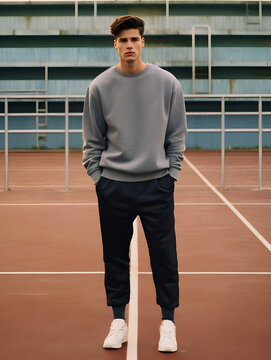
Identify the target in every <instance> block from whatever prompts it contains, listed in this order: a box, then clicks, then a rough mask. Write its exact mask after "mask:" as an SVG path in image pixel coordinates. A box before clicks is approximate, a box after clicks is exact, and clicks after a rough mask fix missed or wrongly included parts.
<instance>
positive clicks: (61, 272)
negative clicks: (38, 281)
mask: <svg viewBox="0 0 271 360" xmlns="http://www.w3.org/2000/svg"><path fill="white" fill-rule="evenodd" d="M131 247H132V244H131ZM131 250H132V249H131ZM132 251H134V250H132ZM134 255H135V253H134V252H133V256H134ZM103 274H104V271H0V275H103ZM179 274H180V275H271V271H180V272H179ZM137 275H152V272H151V271H139V272H136V270H135V271H134V274H133V276H135V277H136V278H137ZM137 282H138V279H136V288H134V289H135V290H133V291H132V290H131V298H132V297H133V296H134V294H135V295H136V293H137V292H138V283H137ZM131 284H132V279H131ZM134 299H135V300H137V295H136V296H134ZM135 305H136V313H137V310H138V309H137V302H136V304H135ZM130 309H131V310H130ZM130 311H131V312H133V311H134V310H133V309H132V307H131V302H130V305H129V319H132V318H133V314H134V313H133V314H130ZM130 315H131V316H132V318H130ZM136 319H137V318H136ZM129 323H130V320H129ZM136 323H137V320H136ZM136 336H137V329H136Z"/></svg>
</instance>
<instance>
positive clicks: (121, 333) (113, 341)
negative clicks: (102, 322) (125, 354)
mask: <svg viewBox="0 0 271 360" xmlns="http://www.w3.org/2000/svg"><path fill="white" fill-rule="evenodd" d="M127 340H128V328H127V325H126V323H125V320H123V319H114V320H113V321H112V323H111V326H110V331H109V334H108V335H107V337H106V339H105V340H104V344H103V347H104V348H105V349H120V348H121V347H122V344H123V343H125V342H126V341H127Z"/></svg>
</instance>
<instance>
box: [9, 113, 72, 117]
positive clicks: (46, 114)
mask: <svg viewBox="0 0 271 360" xmlns="http://www.w3.org/2000/svg"><path fill="white" fill-rule="evenodd" d="M8 116H9V117H10V116H13V117H16V116H23V117H24V116H35V117H36V116H40V117H47V116H65V113H37V112H33V113H9V114H8Z"/></svg>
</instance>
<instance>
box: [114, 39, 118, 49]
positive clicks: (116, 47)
mask: <svg viewBox="0 0 271 360" xmlns="http://www.w3.org/2000/svg"><path fill="white" fill-rule="evenodd" d="M114 48H115V49H116V50H118V44H117V41H116V40H114Z"/></svg>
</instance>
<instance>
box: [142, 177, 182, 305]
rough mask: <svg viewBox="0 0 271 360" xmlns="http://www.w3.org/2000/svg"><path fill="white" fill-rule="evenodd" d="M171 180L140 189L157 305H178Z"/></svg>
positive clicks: (163, 180) (157, 182)
mask: <svg viewBox="0 0 271 360" xmlns="http://www.w3.org/2000/svg"><path fill="white" fill-rule="evenodd" d="M173 192H174V179H173V178H171V177H170V176H169V175H167V176H165V177H163V178H160V179H155V180H152V181H151V182H148V186H147V187H146V189H142V203H141V208H140V218H141V222H142V225H143V229H144V232H145V236H146V240H147V244H148V248H149V253H150V260H151V267H152V272H153V279H154V284H155V288H156V296H157V299H156V300H157V304H158V305H160V306H161V307H163V308H170V309H172V308H175V307H177V306H178V305H179V275H178V261H177V252H176V236H175V220H174V197H173Z"/></svg>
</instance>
